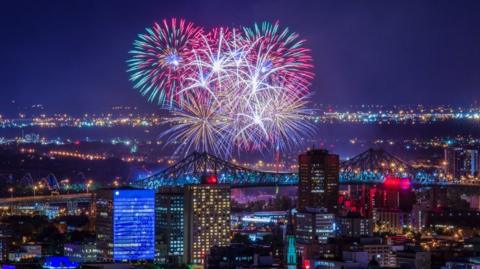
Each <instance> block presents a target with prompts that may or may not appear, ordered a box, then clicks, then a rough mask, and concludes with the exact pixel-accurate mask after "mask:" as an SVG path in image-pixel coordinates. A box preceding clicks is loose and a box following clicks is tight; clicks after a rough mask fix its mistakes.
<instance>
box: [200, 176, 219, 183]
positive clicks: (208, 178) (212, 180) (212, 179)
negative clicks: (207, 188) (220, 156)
mask: <svg viewBox="0 0 480 269" xmlns="http://www.w3.org/2000/svg"><path fill="white" fill-rule="evenodd" d="M202 183H203V184H217V183H218V178H217V176H215V175H210V176H203V177H202Z"/></svg>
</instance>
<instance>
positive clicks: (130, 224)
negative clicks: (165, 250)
mask: <svg viewBox="0 0 480 269" xmlns="http://www.w3.org/2000/svg"><path fill="white" fill-rule="evenodd" d="M96 208H97V212H96V214H97V223H96V231H97V246H98V249H99V250H100V253H99V259H100V260H101V261H143V260H153V259H154V254H155V192H154V191H152V190H136V189H114V190H100V191H98V192H97V200H96Z"/></svg>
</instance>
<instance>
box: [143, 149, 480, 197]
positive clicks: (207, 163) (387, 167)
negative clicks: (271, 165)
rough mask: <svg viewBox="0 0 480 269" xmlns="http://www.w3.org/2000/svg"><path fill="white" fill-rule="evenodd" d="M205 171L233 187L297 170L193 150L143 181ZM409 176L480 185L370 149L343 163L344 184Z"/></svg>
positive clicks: (191, 179) (423, 183)
mask: <svg viewBox="0 0 480 269" xmlns="http://www.w3.org/2000/svg"><path fill="white" fill-rule="evenodd" d="M204 174H216V175H217V176H218V181H219V182H220V183H225V184H230V185H231V186H232V187H233V188H245V187H262V186H296V185H297V184H298V174H297V173H273V172H262V171H257V170H253V169H249V168H245V167H242V166H238V165H235V164H232V163H229V162H227V161H225V160H222V159H220V158H218V157H216V156H213V155H210V154H207V153H199V152H194V153H192V154H190V155H189V156H187V157H186V158H185V159H183V160H181V161H179V162H177V163H176V164H174V165H173V166H171V167H169V168H167V169H165V170H164V171H162V172H160V173H158V174H155V175H153V176H150V177H148V178H145V179H144V180H142V185H143V186H144V187H146V188H151V189H158V188H160V187H167V186H182V185H185V184H198V183H199V182H200V179H201V176H202V175H204ZM387 175H390V176H392V175H393V176H395V177H400V178H410V179H411V184H412V187H428V186H452V187H480V180H473V179H472V180H452V179H450V180H447V179H442V177H441V174H440V173H438V172H436V171H422V170H419V169H414V168H412V167H411V166H410V165H409V164H408V163H407V162H404V161H402V160H401V159H399V158H397V157H395V156H393V155H391V154H389V153H387V152H385V151H383V150H374V149H369V150H367V151H365V152H363V153H361V154H359V155H358V156H356V157H355V158H352V159H350V160H347V161H344V162H342V163H341V169H340V183H341V184H367V185H369V184H370V185H376V184H382V183H383V182H384V179H385V176H387Z"/></svg>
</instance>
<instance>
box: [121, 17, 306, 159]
mask: <svg viewBox="0 0 480 269" xmlns="http://www.w3.org/2000/svg"><path fill="white" fill-rule="evenodd" d="M177 22H178V21H177V20H175V19H172V20H171V24H169V23H168V21H164V22H163V25H162V26H159V25H157V24H156V25H155V26H154V27H153V30H151V29H147V33H148V34H145V35H140V36H139V40H137V41H136V42H135V43H134V46H135V50H132V51H131V53H132V54H133V57H132V59H130V60H129V62H128V63H129V72H131V80H132V81H133V82H134V87H135V88H138V89H139V90H140V92H141V93H142V94H143V95H149V99H150V100H153V99H157V98H158V101H159V104H160V105H161V106H162V107H163V108H167V109H169V110H170V112H171V117H170V118H169V119H168V120H167V123H169V124H171V125H172V127H171V129H170V130H168V131H166V132H165V133H164V134H163V135H164V136H166V137H168V139H167V141H168V143H169V144H175V145H177V153H178V152H182V153H184V154H187V153H188V152H190V151H191V150H197V151H207V152H210V153H213V154H216V155H220V156H224V157H228V156H229V155H230V154H231V153H232V152H234V151H235V150H239V151H243V150H260V149H262V150H263V149H267V150H268V149H274V150H277V151H278V150H284V149H288V148H292V147H295V146H298V145H299V144H301V143H302V142H303V137H305V136H306V135H309V134H311V133H312V131H313V129H312V125H311V123H310V121H309V120H308V115H309V112H310V111H309V110H308V109H307V108H306V105H307V104H308V97H309V92H308V88H309V86H310V83H311V80H312V79H313V71H312V69H313V65H312V58H311V56H310V51H309V50H308V49H307V48H305V47H303V43H304V41H303V40H299V39H298V34H296V33H292V32H290V31H289V30H288V29H287V28H285V29H282V28H281V27H280V25H279V24H278V23H274V24H269V23H262V24H260V25H257V24H255V25H254V26H253V27H252V28H243V29H228V28H215V29H213V30H211V31H210V32H208V33H204V32H203V30H202V29H201V28H198V27H195V26H193V24H190V23H186V22H184V21H182V20H181V21H180V23H177Z"/></svg>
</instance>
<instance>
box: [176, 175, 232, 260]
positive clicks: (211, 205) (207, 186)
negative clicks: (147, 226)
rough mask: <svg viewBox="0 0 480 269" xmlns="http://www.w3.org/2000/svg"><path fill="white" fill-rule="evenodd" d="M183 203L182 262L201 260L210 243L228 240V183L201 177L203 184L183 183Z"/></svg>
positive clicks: (207, 251)
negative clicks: (183, 236) (183, 235)
mask: <svg viewBox="0 0 480 269" xmlns="http://www.w3.org/2000/svg"><path fill="white" fill-rule="evenodd" d="M184 206H185V213H184V216H185V220H184V223H185V238H184V242H185V243H184V256H185V262H186V263H193V264H203V263H204V257H205V255H207V254H208V253H209V251H210V249H211V248H212V247H213V246H228V245H229V244H230V186H229V185H226V184H218V183H217V180H216V177H214V176H208V177H204V178H203V179H202V184H198V185H187V186H185V199H184Z"/></svg>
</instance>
